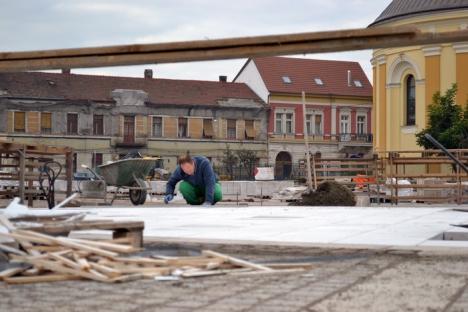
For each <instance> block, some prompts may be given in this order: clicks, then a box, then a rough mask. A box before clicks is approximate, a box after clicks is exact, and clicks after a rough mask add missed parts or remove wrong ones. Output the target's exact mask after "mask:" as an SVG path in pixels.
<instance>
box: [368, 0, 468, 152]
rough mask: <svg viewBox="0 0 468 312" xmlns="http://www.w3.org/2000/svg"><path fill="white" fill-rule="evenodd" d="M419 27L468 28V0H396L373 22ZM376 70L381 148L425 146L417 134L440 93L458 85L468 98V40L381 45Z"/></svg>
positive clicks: (431, 29)
mask: <svg viewBox="0 0 468 312" xmlns="http://www.w3.org/2000/svg"><path fill="white" fill-rule="evenodd" d="M403 25H410V26H415V27H417V28H418V29H420V30H421V31H424V32H435V33H438V32H446V31H455V30H460V29H467V27H468V1H467V0H454V1H426V0H412V1H405V0H394V1H392V2H391V3H390V5H389V6H388V7H387V8H386V9H385V10H384V11H383V12H382V14H381V15H380V16H379V17H378V18H377V19H376V20H375V21H374V22H373V23H372V24H371V25H370V26H369V27H372V28H375V27H383V26H403ZM372 65H373V73H374V75H373V76H374V83H373V84H374V114H375V115H374V119H375V120H376V122H375V124H374V128H373V132H374V134H375V148H376V150H377V151H395V150H419V149H421V147H419V146H418V145H417V144H416V137H415V133H417V132H419V131H421V130H422V129H424V128H425V127H426V124H427V111H428V106H429V105H430V104H431V102H432V97H433V95H434V93H436V92H437V91H440V92H442V93H444V92H445V91H447V89H448V88H450V87H451V85H452V84H453V83H457V84H458V94H457V98H456V101H457V103H458V104H459V105H465V104H466V103H467V100H468V43H467V42H454V43H447V44H436V45H426V46H410V47H402V48H387V49H377V50H375V51H374V53H373V59H372Z"/></svg>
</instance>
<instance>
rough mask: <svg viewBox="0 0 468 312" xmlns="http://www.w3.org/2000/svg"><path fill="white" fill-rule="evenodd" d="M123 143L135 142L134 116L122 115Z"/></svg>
mask: <svg viewBox="0 0 468 312" xmlns="http://www.w3.org/2000/svg"><path fill="white" fill-rule="evenodd" d="M123 139H124V143H127V144H133V143H135V116H125V117H124V138H123Z"/></svg>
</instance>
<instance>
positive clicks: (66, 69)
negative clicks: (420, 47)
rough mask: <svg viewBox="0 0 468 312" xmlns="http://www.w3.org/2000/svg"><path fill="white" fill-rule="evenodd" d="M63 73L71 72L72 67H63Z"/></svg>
mask: <svg viewBox="0 0 468 312" xmlns="http://www.w3.org/2000/svg"><path fill="white" fill-rule="evenodd" d="M62 74H71V69H70V68H62Z"/></svg>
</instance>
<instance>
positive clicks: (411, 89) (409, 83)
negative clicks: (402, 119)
mask: <svg viewBox="0 0 468 312" xmlns="http://www.w3.org/2000/svg"><path fill="white" fill-rule="evenodd" d="M415 124H416V82H415V80H414V76H413V75H408V77H407V78H406V125H407V126H414V125H415Z"/></svg>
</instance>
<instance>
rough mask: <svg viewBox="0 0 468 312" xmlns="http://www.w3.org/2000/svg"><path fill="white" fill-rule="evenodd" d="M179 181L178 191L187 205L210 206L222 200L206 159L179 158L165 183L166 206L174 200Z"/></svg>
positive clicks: (219, 189)
mask: <svg viewBox="0 0 468 312" xmlns="http://www.w3.org/2000/svg"><path fill="white" fill-rule="evenodd" d="M181 180H183V181H182V182H181V183H180V185H179V191H180V192H181V193H182V196H184V198H185V200H186V201H187V204H189V205H203V206H211V205H214V204H215V203H216V202H218V201H220V200H221V199H222V194H221V185H220V184H219V183H217V181H216V175H215V173H214V171H213V167H212V166H211V164H210V161H209V160H208V159H207V158H206V157H203V156H194V157H190V155H184V156H182V157H179V160H178V166H177V168H176V170H175V171H174V173H172V175H171V177H170V178H169V181H167V185H166V196H164V202H165V203H166V204H168V203H169V202H170V201H171V200H172V199H173V198H174V189H175V186H176V184H177V182H179V181H181Z"/></svg>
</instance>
